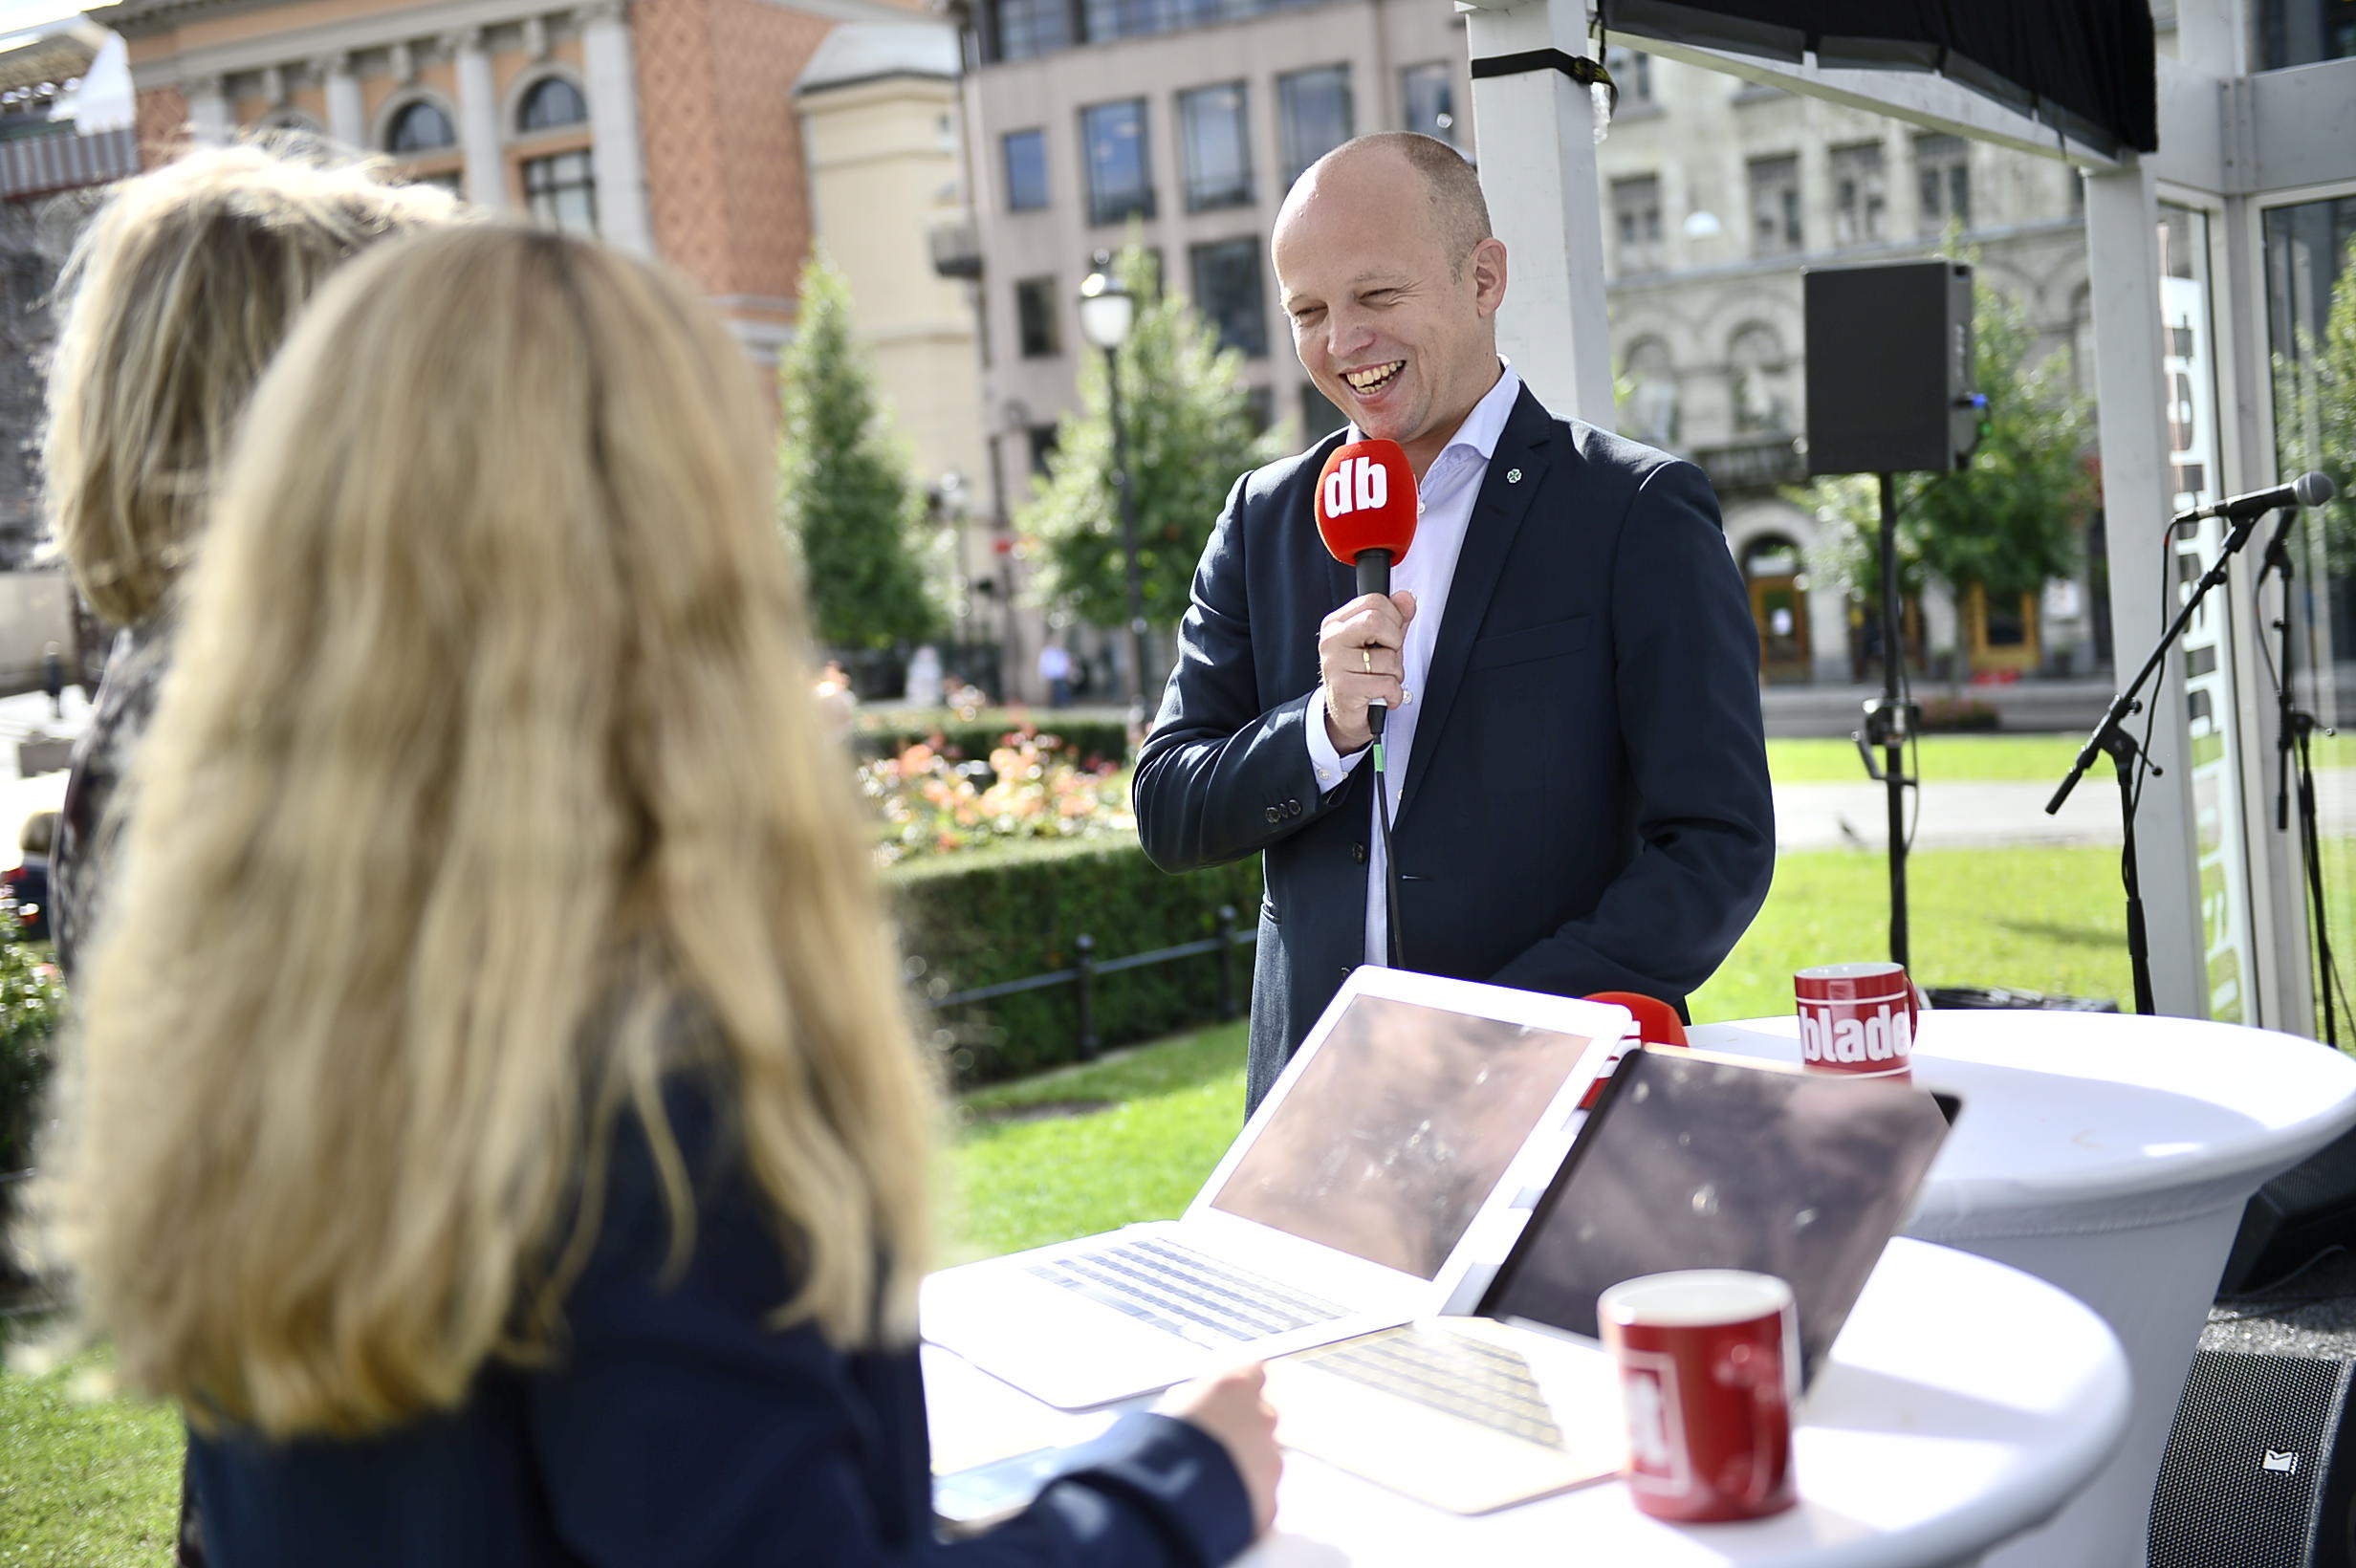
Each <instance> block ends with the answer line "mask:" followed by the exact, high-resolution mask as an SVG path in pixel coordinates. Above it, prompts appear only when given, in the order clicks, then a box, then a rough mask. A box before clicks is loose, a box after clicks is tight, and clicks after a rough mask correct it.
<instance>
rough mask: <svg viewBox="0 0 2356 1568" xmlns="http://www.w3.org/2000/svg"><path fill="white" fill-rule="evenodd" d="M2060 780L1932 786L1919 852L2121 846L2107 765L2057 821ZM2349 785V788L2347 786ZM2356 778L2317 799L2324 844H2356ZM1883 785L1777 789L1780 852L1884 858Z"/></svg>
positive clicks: (1920, 808) (1919, 815)
mask: <svg viewBox="0 0 2356 1568" xmlns="http://www.w3.org/2000/svg"><path fill="white" fill-rule="evenodd" d="M2061 781H2062V780H2061V775H2060V774H2058V773H2057V774H2056V775H2055V776H2054V777H2052V778H2050V779H2040V780H2038V781H2036V782H2035V783H2002V784H1989V783H1958V782H1952V781H1950V782H1941V781H1940V780H1938V779H1935V778H1933V779H1930V780H1927V781H1926V782H1925V783H1924V784H1923V786H1922V788H1921V789H1920V790H1919V791H1918V792H1917V794H1918V795H1919V799H1918V800H1916V801H1913V802H1910V803H1909V810H1910V811H1912V812H1913V814H1914V818H1915V826H1914V847H1915V848H1916V849H1984V848H1987V847H1988V846H1990V845H1993V844H2115V843H2117V842H2119V838H2120V833H2119V785H2118V780H2117V778H2116V776H2115V775H2114V774H2113V773H2111V772H2110V766H2109V763H2108V762H2107V760H2106V761H2105V763H2104V765H2103V767H2102V768H2101V769H2100V770H2098V771H2097V772H2094V773H2088V774H2087V775H2086V776H2085V777H2084V778H2083V779H2082V780H2080V781H2079V785H2078V788H2077V789H2076V790H2075V791H2073V792H2072V793H2071V795H2070V797H2069V800H2068V802H2067V803H2066V804H2064V805H2063V806H2062V811H2061V814H2060V815H2059V816H2055V817H2048V816H2046V815H2045V802H2046V801H2047V800H2049V799H2051V798H2052V796H2053V792H2054V786H2055V785H2057V784H2059V783H2061ZM2344 781H2345V782H2344ZM2347 784H2356V777H2348V776H2347V775H2346V773H2341V774H2340V776H2339V777H2330V776H2326V777H2325V778H2324V779H2323V785H2322V787H2321V788H2319V789H2318V790H2317V792H2316V795H2317V800H2318V804H2319V806H2320V808H2321V811H2322V815H2323V834H2324V837H2326V838H2349V837H2356V789H2350V788H2347V787H2345V786H2346V785H2347ZM1886 798H1887V797H1886V796H1885V795H1884V793H1883V789H1882V786H1881V785H1879V784H1874V783H1870V782H1867V781H1866V780H1864V779H1860V780H1858V781H1857V782H1856V783H1854V784H1778V785H1777V786H1776V847H1777V848H1778V849H1839V848H1842V847H1843V846H1846V847H1848V848H1850V849H1870V850H1873V851H1875V852H1877V853H1878V852H1880V851H1881V849H1882V848H1883V845H1884V840H1885V834H1884V832H1883V830H1884V828H1885V827H1886V826H1887V821H1888V817H1889V809H1888V806H1887V803H1886Z"/></svg>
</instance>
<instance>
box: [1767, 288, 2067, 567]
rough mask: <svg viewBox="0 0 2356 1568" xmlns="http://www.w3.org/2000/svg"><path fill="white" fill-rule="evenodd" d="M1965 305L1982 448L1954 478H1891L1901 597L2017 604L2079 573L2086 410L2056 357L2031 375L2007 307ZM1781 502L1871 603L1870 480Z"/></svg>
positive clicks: (2024, 341) (1848, 477) (1877, 521)
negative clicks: (1929, 591) (1804, 517)
mask: <svg viewBox="0 0 2356 1568" xmlns="http://www.w3.org/2000/svg"><path fill="white" fill-rule="evenodd" d="M1972 295H1973V297H1972V315H1973V323H1972V336H1973V345H1972V346H1973V374H1974V377H1976V379H1977V383H1978V387H1979V390H1980V393H1981V394H1982V395H1983V396H1984V397H1986V398H1987V400H1988V407H1987V412H1986V416H1985V418H1984V419H1983V420H1982V422H1981V431H1982V433H1981V436H1980V441H1979V446H1978V449H1977V450H1976V451H1975V452H1974V454H1973V457H1972V463H1971V466H1970V467H1969V468H1965V469H1963V470H1962V471H1961V472H1958V473H1902V474H1900V475H1898V480H1897V504H1898V577H1899V580H1900V583H1901V585H1902V587H1903V589H1904V591H1905V592H1907V593H1909V594H1918V593H1920V592H1922V590H1923V588H1924V587H1925V585H1926V583H1927V582H1928V581H1929V580H1930V579H1933V578H1935V579H1937V580H1938V581H1940V582H1942V583H1944V584H1945V585H1946V586H1947V587H1948V588H1949V589H1950V590H1951V591H1952V592H1953V593H1954V594H1955V595H1956V596H1957V597H1958V598H1960V597H1961V596H1962V595H1963V594H1964V593H1965V592H1966V591H1967V590H1969V589H1970V588H1972V587H1973V586H1974V585H1976V586H1978V587H1979V588H1981V589H1982V590H1984V591H1985V593H1986V594H1987V596H1988V598H1989V599H1991V600H1992V601H1995V600H2006V599H2018V598H2019V596H2021V595H2022V594H2030V593H2035V592H2037V591H2038V590H2039V589H2040V588H2041V587H2043V586H2044V584H2045V583H2046V582H2047V581H2048V580H2049V579H2051V578H2053V577H2066V576H2068V575H2069V574H2070V573H2071V572H2073V571H2075V570H2077V566H2078V547H2079V534H2080V530H2081V528H2082V526H2083V522H2084V519H2085V516H2086V512H2087V510H2088V509H2089V508H2090V507H2091V506H2092V505H2093V502H2094V495H2095V492H2094V479H2093V475H2092V473H2091V472H2090V471H2089V469H2088V468H2087V465H2086V462H2085V457H2084V453H2085V451H2086V449H2087V448H2088V447H2089V446H2091V445H2092V444H2093V435H2094V419H2093V408H2092V404H2091V403H2089V402H2088V401H2087V400H2086V399H2084V398H2083V397H2081V396H2080V395H2079V394H2078V392H2077V390H2076V388H2074V387H2073V386H2072V385H2071V384H2070V374H2069V367H2068V364H2067V361H2066V360H2065V359H2064V358H2063V357H2062V355H2060V354H2055V355H2050V356H2048V357H2047V358H2046V359H2042V360H2040V361H2039V362H2037V363H2036V364H2031V363H2029V353H2030V350H2031V349H2032V348H2034V347H2035V345H2036V334H2035V333H2034V332H2033V331H2032V330H2031V329H2030V327H2029V324H2028V321H2027V320H2026V318H2025V317H2024V316H2022V315H2021V312H2020V308H2019V306H2018V305H2017V304H2015V303H2014V301H2013V300H2012V299H2011V297H2010V296H2008V295H2006V294H2002V293H2001V292H1999V291H1997V290H1996V289H1993V288H1991V287H1989V286H1988V285H1987V284H1985V283H1981V282H1977V281H1975V282H1974V285H1973V291H1972ZM1789 493H1790V494H1791V497H1792V499H1794V500H1795V501H1798V502H1799V503H1800V505H1802V506H1806V507H1809V508H1810V509H1812V510H1813V511H1814V512H1816V515H1817V521H1818V523H1819V524H1820V525H1821V526H1822V530H1823V536H1824V539H1825V541H1826V544H1827V547H1828V548H1827V550H1826V555H1827V556H1828V557H1829V558H1828V559H1827V560H1826V562H1825V564H1826V566H1827V567H1828V568H1829V569H1830V570H1831V571H1832V572H1833V573H1834V574H1835V575H1836V576H1837V577H1839V578H1840V579H1841V580H1843V581H1845V582H1846V583H1847V584H1848V586H1849V590H1850V591H1851V592H1852V593H1855V594H1857V595H1858V596H1859V597H1860V598H1863V599H1870V600H1877V601H1878V599H1879V598H1880V595H1881V583H1882V576H1881V574H1882V553H1881V528H1882V503H1881V488H1880V481H1879V480H1878V478H1876V477H1875V476H1874V475H1872V474H1843V475H1840V476H1838V477H1834V478H1826V479H1820V480H1817V481H1816V482H1815V483H1814V484H1812V485H1808V486H1805V487H1803V488H1800V489H1798V490H1793V491H1791V492H1789Z"/></svg>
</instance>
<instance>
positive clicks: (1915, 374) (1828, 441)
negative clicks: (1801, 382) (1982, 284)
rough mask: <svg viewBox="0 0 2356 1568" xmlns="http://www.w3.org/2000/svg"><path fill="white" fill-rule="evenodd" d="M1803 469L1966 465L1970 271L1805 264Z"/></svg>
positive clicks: (1970, 442)
mask: <svg viewBox="0 0 2356 1568" xmlns="http://www.w3.org/2000/svg"><path fill="white" fill-rule="evenodd" d="M1801 287H1802V292H1803V298H1804V300H1805V303H1806V306H1807V335H1808V358H1807V365H1808V373H1807V381H1808V472H1809V473H1810V474H1820V473H1905V472H1909V471H1911V470H1915V469H1929V470H1931V471H1934V472H1936V471H1944V470H1946V469H1950V468H1962V467H1963V466H1964V465H1965V464H1967V463H1969V462H1970V461H1971V460H1972V449H1973V448H1974V446H1978V445H1979V409H1980V405H1979V402H1978V400H1977V398H1976V397H1975V396H1974V382H1973V375H1972V269H1971V268H1969V267H1966V266H1964V265H1963V264H1961V263H1960V262H1952V261H1900V262H1891V263H1888V264H1887V265H1885V266H1879V267H1822V268H1810V269H1809V270H1808V271H1807V272H1805V273H1803V274H1802V275H1801Z"/></svg>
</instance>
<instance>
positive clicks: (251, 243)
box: [41, 143, 460, 625]
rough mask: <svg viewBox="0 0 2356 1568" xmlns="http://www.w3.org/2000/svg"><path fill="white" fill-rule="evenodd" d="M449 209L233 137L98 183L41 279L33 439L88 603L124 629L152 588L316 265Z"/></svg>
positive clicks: (360, 172) (186, 534) (349, 170)
mask: <svg viewBox="0 0 2356 1568" xmlns="http://www.w3.org/2000/svg"><path fill="white" fill-rule="evenodd" d="M459 210H460V209H459V207H458V204H457V202H456V200H455V199H454V198H453V197H451V195H450V194H449V193H448V192H447V191H445V190H440V189H437V188H435V187H433V186H430V185H386V184H384V183H382V180H381V179H380V178H379V169H378V168H377V166H376V165H374V164H368V163H325V162H321V161H319V160H316V159H305V158H303V157H300V156H297V155H296V154H295V150H294V149H292V148H289V149H288V150H286V151H284V152H280V151H274V150H273V149H272V148H270V147H267V146H263V145H258V144H251V143H249V144H244V145H239V146H232V147H218V148H211V149H207V150H205V151H201V152H195V153H191V154H189V155H188V156H187V157H185V158H183V159H181V160H180V161H178V162H177V163H167V164H165V165H164V167H162V168H159V169H155V170H152V171H150V172H149V173H146V174H142V175H138V176H136V177H134V178H132V179H129V180H125V181H123V182H122V183H121V184H120V185H117V186H116V187H115V189H114V192H113V193H112V195H111V196H110V197H109V198H108V200H107V202H106V205H105V206H104V207H101V208H100V209H99V211H98V215H97V216H96V217H95V218H93V219H92V220H91V223H90V227H89V228H88V229H86V230H85V231H84V232H83V234H82V237H81V239H80V240H79V241H78V242H77V243H76V246H75V248H74V253H73V255H72V256H71V257H70V258H69V259H68V260H67V263H66V267H65V272H64V273H63V275H62V276H61V278H60V279H59V282H58V290H59V293H60V294H61V295H62V296H65V297H66V298H67V300H68V303H67V305H66V308H65V313H64V319H63V320H62V322H61V323H60V326H59V331H58V338H57V348H56V353H55V357H54V359H52V361H51V366H50V374H49V409H48V421H47V426H46V429H45V432H44V435H43V440H42V447H41V461H42V465H43V468H45V470H46V475H47V484H48V491H49V501H50V506H51V510H52V513H53V515H54V518H55V527H56V533H57V542H58V545H59V547H60V548H61V550H62V551H63V553H64V555H65V558H66V562H67V564H68V565H69V566H70V567H71V568H72V569H73V573H74V580H75V583H76V586H78V587H79V588H80V589H81V591H82V595H83V597H84V598H86V599H89V601H90V604H91V607H92V608H93V609H95V610H97V611H98V613H99V614H100V615H102V616H104V617H105V618H106V619H107V620H109V621H114V622H116V623H117V624H119V625H129V624H131V623H132V622H134V621H139V620H141V619H142V618H143V617H144V616H145V615H146V614H147V613H148V612H149V611H150V610H152V609H153V608H154V607H155V606H156V604H157V603H158V602H159V601H160V600H161V599H163V597H164V591H165V590H166V589H167V588H168V587H169V586H170V585H171V582H172V578H173V577H175V576H176V575H177V574H178V572H179V570H180V568H181V565H182V564H183V561H184V558H185V555H186V552H187V548H188V546H189V544H190V543H191V541H192V539H193V537H194V534H195V532H196V524H197V523H198V522H199V520H200V519H201V518H202V516H203V511H204V506H205V502H206V496H207V489H208V485H209V481H210V478H211V476H212V474H213V472H214V471H215V469H216V468H217V467H218V465H219V464H220V462H221V461H222V459H223V458H224V457H226V456H227V454H228V451H229V443H230V440H231V438H232V436H233V434H234V431H235V427H236V424H237V418H238V415H239V414H240V413H241V412H242V411H243V410H244V408H245V405H246V399H247V397H248V396H249V394H251V391H252V389H253V384H254V382H255V381H258V380H260V378H261V374H262V370H263V367H264V366H265V365H267V364H268V363H269V362H270V358H271V356H272V355H273V354H275V353H276V352H277V351H278V345H279V344H280V342H282V341H283V340H284V339H285V338H286V333H287V329H288V328H289V327H290V326H291V325H293V323H294V319H295V315H296V313H297V312H298V311H300V309H301V308H302V305H303V303H304V301H306V300H307V299H309V298H310V297H311V295H312V294H313V293H314V292H315V291H316V289H317V288H318V286H319V284H320V283H321V282H323V281H324V280H325V279H326V277H327V276H328V274H329V273H331V272H334V271H335V270H336V269H337V268H338V267H339V266H341V265H342V264H343V262H344V261H345V260H347V259H348V258H349V257H351V256H352V255H353V254H354V253H355V252H357V251H359V250H360V249H362V248H363V247H365V246H367V245H370V244H372V243H374V242H375V241H377V240H379V239H382V238H384V237H386V236H388V235H391V234H396V233H401V232H405V231H407V230H409V229H416V228H419V227H421V226H424V225H428V224H440V223H447V222H448V221H450V220H452V219H453V218H455V217H456V216H457V215H458V213H459Z"/></svg>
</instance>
